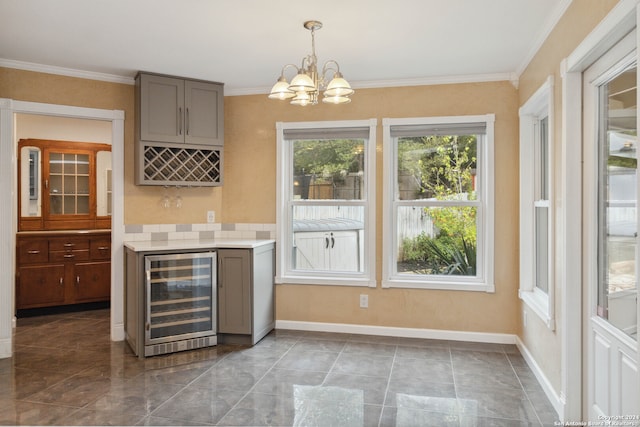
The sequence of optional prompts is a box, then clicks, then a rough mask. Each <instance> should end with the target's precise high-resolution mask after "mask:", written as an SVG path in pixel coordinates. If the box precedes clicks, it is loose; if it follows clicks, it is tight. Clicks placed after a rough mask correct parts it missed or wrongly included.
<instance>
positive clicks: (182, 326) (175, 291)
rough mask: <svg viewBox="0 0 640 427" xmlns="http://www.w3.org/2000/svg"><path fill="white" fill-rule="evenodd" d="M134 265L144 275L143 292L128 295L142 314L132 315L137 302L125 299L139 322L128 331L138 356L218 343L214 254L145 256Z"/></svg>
mask: <svg viewBox="0 0 640 427" xmlns="http://www.w3.org/2000/svg"><path fill="white" fill-rule="evenodd" d="M131 261H133V263H134V264H137V265H138V266H139V267H140V268H139V269H138V270H141V269H142V271H141V272H142V273H143V276H144V281H139V282H138V283H140V282H143V283H144V287H142V286H141V287H140V288H143V289H138V292H131V293H129V290H128V292H127V295H128V296H131V297H133V299H136V300H138V304H137V305H138V307H140V303H142V302H143V304H144V305H143V307H144V310H143V311H142V312H139V311H137V310H136V312H135V313H134V312H133V311H130V309H131V307H130V305H129V304H130V303H133V301H127V312H128V313H127V314H128V316H129V315H132V317H135V318H137V319H138V320H137V322H135V323H137V325H135V326H134V327H133V328H127V329H128V330H127V340H128V341H129V343H130V344H131V346H132V348H133V350H134V351H135V352H136V354H138V355H139V356H141V357H142V356H143V355H144V356H154V355H158V354H165V353H173V352H177V351H183V350H190V349H194V348H200V347H207V346H211V345H216V344H217V338H216V316H217V314H216V307H217V303H216V265H217V263H216V253H215V252H205V253H179V254H161V255H149V254H147V255H144V256H140V257H138V260H137V262H136V261H134V260H131ZM138 277H139V276H138ZM133 309H135V307H134V308H133ZM127 323H128V324H130V323H129V321H127ZM132 329H133V330H132ZM143 337H144V338H143Z"/></svg>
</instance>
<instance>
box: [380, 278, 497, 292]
mask: <svg viewBox="0 0 640 427" xmlns="http://www.w3.org/2000/svg"><path fill="white" fill-rule="evenodd" d="M382 287H383V288H407V289H433V290H441V291H471V292H487V293H494V292H495V286H494V285H493V284H487V283H481V282H472V283H470V282H453V281H452V282H426V281H418V280H400V279H388V280H383V281H382Z"/></svg>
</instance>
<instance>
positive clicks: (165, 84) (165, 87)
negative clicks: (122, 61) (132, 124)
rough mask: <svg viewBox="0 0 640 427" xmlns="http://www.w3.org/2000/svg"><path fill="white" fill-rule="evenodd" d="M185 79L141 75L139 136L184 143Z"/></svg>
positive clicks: (149, 139)
mask: <svg viewBox="0 0 640 427" xmlns="http://www.w3.org/2000/svg"><path fill="white" fill-rule="evenodd" d="M184 99H185V98H184V80H183V79H177V78H172V77H164V76H156V75H149V74H141V75H140V118H139V120H140V139H141V140H143V141H156V142H178V143H184V133H185V122H184V113H185V105H184Z"/></svg>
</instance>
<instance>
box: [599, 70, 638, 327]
mask: <svg viewBox="0 0 640 427" xmlns="http://www.w3.org/2000/svg"><path fill="white" fill-rule="evenodd" d="M636 98H637V94H636V66H635V64H634V65H633V66H632V67H630V68H628V69H627V70H625V71H623V72H622V73H620V74H618V75H617V76H616V77H615V78H613V79H612V80H610V81H608V82H607V83H606V84H604V85H602V86H601V87H600V106H601V114H600V126H599V129H600V130H601V131H600V136H599V139H600V160H599V177H598V178H599V180H598V186H599V200H598V217H599V218H598V222H599V233H598V235H599V242H598V243H599V244H598V248H599V253H598V258H599V266H600V268H599V280H598V307H597V314H598V315H599V316H601V317H603V318H605V319H607V320H608V321H609V322H610V323H611V324H612V325H614V326H616V327H617V328H619V329H620V330H622V331H623V332H625V333H627V334H629V335H631V336H633V337H635V336H636V334H637V332H636V328H637V323H638V321H637V290H636V289H637V288H636V287H637V274H636V271H637V267H636V258H637V257H636V251H637V231H638V229H637V223H638V212H637V190H638V189H637V143H638V141H637V126H636V118H637V112H636Z"/></svg>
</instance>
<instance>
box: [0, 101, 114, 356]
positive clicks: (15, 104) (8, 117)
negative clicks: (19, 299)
mask: <svg viewBox="0 0 640 427" xmlns="http://www.w3.org/2000/svg"><path fill="white" fill-rule="evenodd" d="M16 113H24V114H40V115H48V116H60V117H74V118H80V119H92V120H105V121H111V122H112V136H111V138H112V140H111V153H112V158H113V201H114V204H113V212H112V228H111V246H112V253H111V256H112V261H113V262H112V263H111V298H112V299H111V316H110V317H111V339H112V340H114V341H121V340H123V339H124V272H123V266H122V263H121V262H117V260H121V259H122V250H123V249H122V247H123V242H124V111H121V110H103V109H96V108H84V107H73V106H65V105H54V104H43V103H37V102H25V101H13V100H11V99H2V98H0V162H2V168H0V178H2V179H0V198H1V199H2V200H5V201H11V202H8V203H1V204H0V357H10V356H11V350H12V349H11V341H12V330H11V327H10V326H11V324H12V321H13V313H14V292H13V290H14V288H15V286H14V277H15V235H16V212H17V196H16V193H15V182H14V176H15V175H16V173H15V171H16V170H17V166H16V153H15V151H16V147H15V141H14V133H15V122H14V115H15V114H16ZM8 159H10V160H8ZM7 352H8V353H7Z"/></svg>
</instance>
